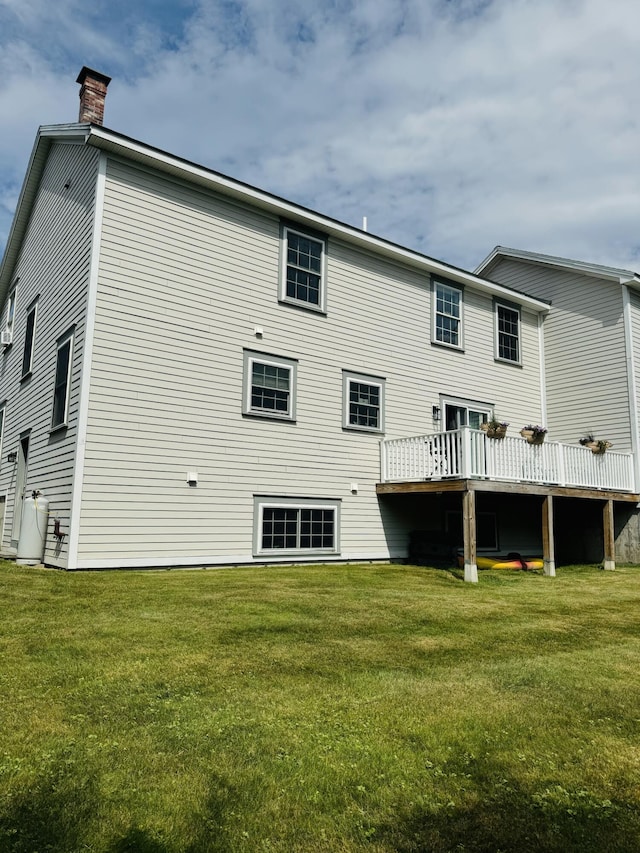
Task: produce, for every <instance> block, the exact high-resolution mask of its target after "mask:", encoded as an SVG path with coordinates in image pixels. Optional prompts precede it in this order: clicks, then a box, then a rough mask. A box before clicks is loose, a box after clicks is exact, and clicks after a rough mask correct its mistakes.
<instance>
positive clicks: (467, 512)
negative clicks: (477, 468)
mask: <svg viewBox="0 0 640 853" xmlns="http://www.w3.org/2000/svg"><path fill="white" fill-rule="evenodd" d="M462 530H463V541H464V579H465V580H466V581H469V583H478V566H477V563H476V493H475V492H472V491H470V490H469V489H466V490H465V491H464V492H463V493H462Z"/></svg>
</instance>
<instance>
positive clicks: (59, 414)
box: [51, 332, 73, 429]
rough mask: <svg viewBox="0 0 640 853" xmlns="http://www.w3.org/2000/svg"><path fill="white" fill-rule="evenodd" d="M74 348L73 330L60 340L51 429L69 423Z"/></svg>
mask: <svg viewBox="0 0 640 853" xmlns="http://www.w3.org/2000/svg"><path fill="white" fill-rule="evenodd" d="M72 350H73V332H69V333H68V334H66V335H65V336H64V337H63V338H60V340H59V341H58V355H57V358H56V378H55V387H54V392H53V417H52V418H51V429H57V428H58V427H63V426H66V425H67V418H68V416H69V388H70V385H71V354H72Z"/></svg>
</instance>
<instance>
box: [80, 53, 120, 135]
mask: <svg viewBox="0 0 640 853" xmlns="http://www.w3.org/2000/svg"><path fill="white" fill-rule="evenodd" d="M110 82H111V77H107V76H106V75H105V74H101V73H100V72H99V71H94V70H93V69H92V68H87V66H86V65H85V66H83V68H82V71H81V72H80V74H78V79H77V80H76V83H80V114H79V116H78V121H79V122H80V123H81V124H84V123H85V122H91V124H102V120H103V118H104V99H105V98H106V97H107V86H108V85H109V83H110Z"/></svg>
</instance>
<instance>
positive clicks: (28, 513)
mask: <svg viewBox="0 0 640 853" xmlns="http://www.w3.org/2000/svg"><path fill="white" fill-rule="evenodd" d="M48 521H49V501H48V500H47V499H46V498H45V496H44V495H43V494H41V493H40V492H32V494H31V497H30V498H25V499H24V500H23V501H22V523H21V525H20V538H19V539H18V553H17V557H16V563H20V564H21V565H23V566H35V565H36V563H41V562H42V560H43V558H44V544H45V539H46V537H47V523H48Z"/></svg>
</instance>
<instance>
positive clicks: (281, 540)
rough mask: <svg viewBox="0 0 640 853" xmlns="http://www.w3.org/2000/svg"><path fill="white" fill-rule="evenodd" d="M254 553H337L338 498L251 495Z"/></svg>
mask: <svg viewBox="0 0 640 853" xmlns="http://www.w3.org/2000/svg"><path fill="white" fill-rule="evenodd" d="M254 518H255V530H254V553H255V554H256V555H262V554H274V555H275V554H278V555H283V554H319V555H321V554H337V553H339V525H340V502H339V501H337V500H315V499H312V498H268V497H255V498H254Z"/></svg>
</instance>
